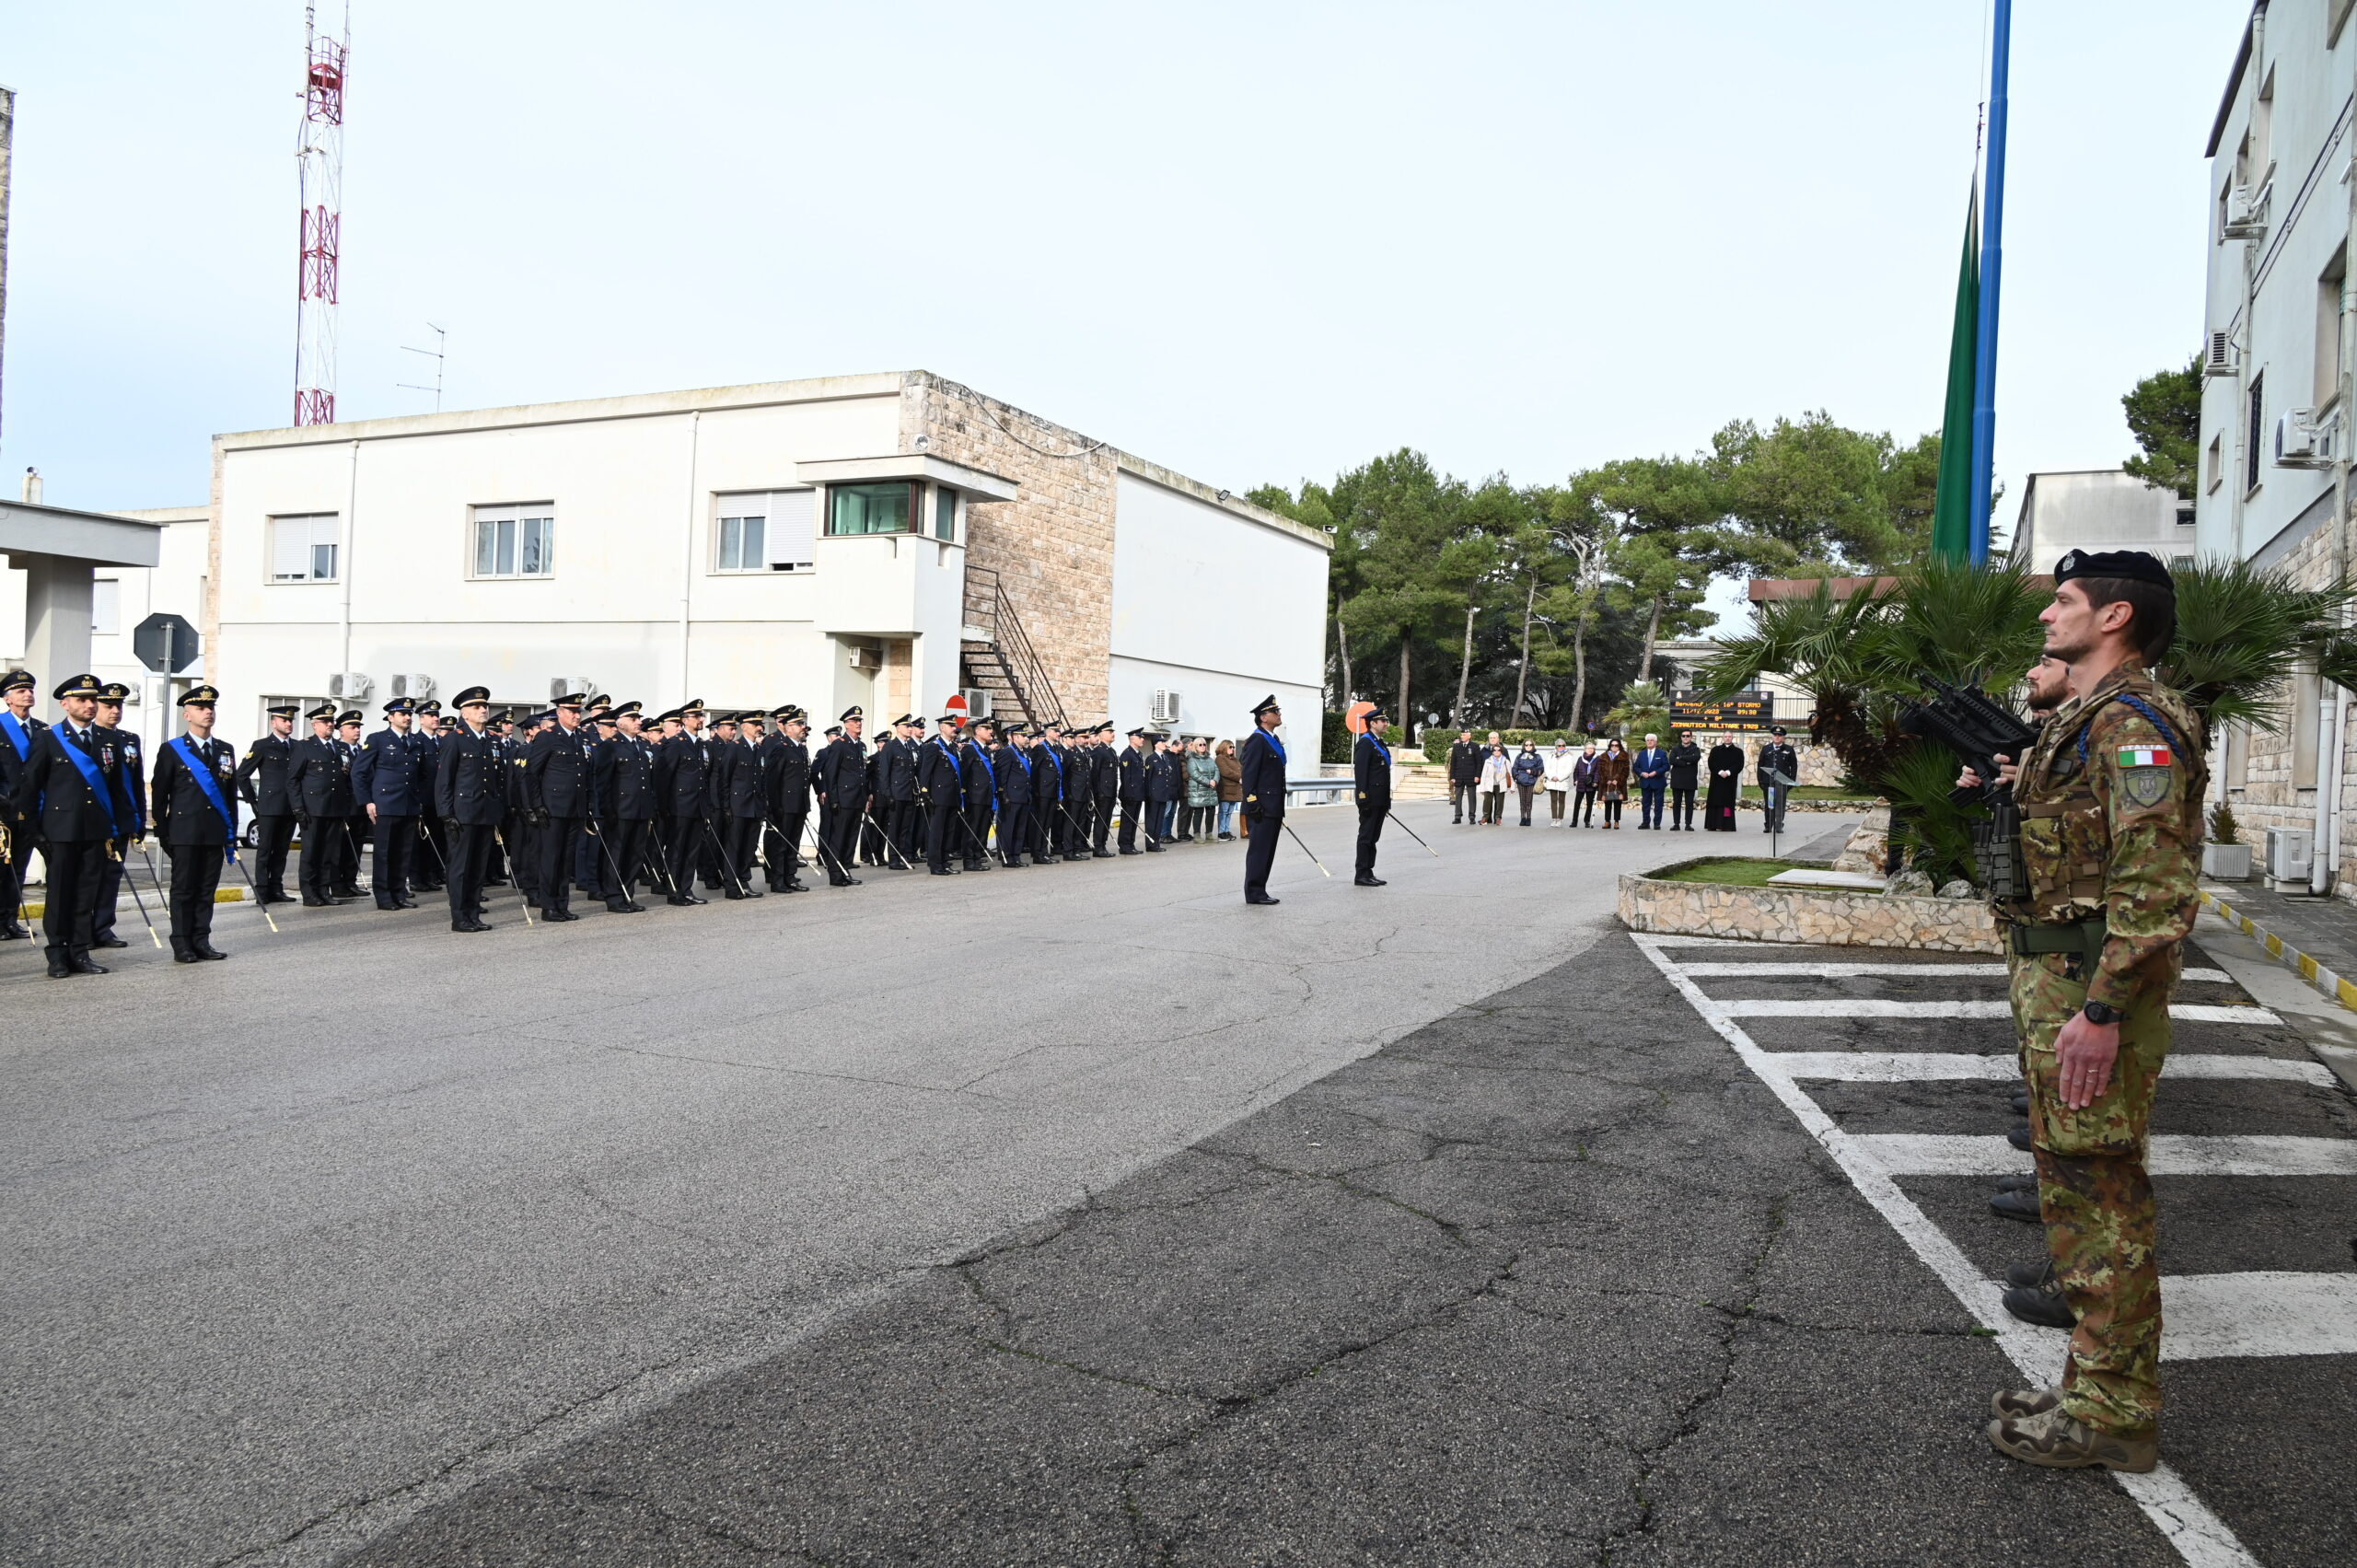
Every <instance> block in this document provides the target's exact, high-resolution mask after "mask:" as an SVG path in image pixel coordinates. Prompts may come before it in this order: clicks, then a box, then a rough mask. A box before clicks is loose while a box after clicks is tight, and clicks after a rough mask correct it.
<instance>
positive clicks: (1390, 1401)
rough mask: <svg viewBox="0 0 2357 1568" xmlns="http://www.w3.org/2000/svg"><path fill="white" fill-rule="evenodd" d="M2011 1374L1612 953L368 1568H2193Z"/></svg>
mask: <svg viewBox="0 0 2357 1568" xmlns="http://www.w3.org/2000/svg"><path fill="white" fill-rule="evenodd" d="M1982 1087H1983V1092H1984V1098H1985V1097H1986V1095H1987V1093H1988V1086H1982ZM1991 1223H1992V1224H2002V1222H1993V1221H1992V1222H1991ZM2016 1381H2018V1378H2017V1377H2015V1376H2013V1375H2011V1373H2010V1369H2009V1368H2007V1367H2006V1366H2005V1365H2004V1364H2003V1359H2002V1357H2001V1355H2000V1353H1999V1352H1998V1351H1997V1349H1996V1347H1995V1345H1994V1344H1993V1343H1992V1342H1991V1341H1990V1340H1989V1339H1988V1338H1986V1337H1984V1336H1983V1335H1982V1334H1980V1332H1978V1331H1977V1330H1975V1327H1974V1325H1973V1323H1972V1322H1971V1320H1970V1318H1968V1315H1967V1314H1966V1313H1965V1311H1964V1310H1963V1309H1962V1308H1961V1307H1959V1306H1958V1305H1957V1303H1956V1301H1955V1299H1954V1298H1953V1297H1952V1296H1950V1295H1948V1294H1947V1292H1946V1291H1945V1289H1944V1288H1943V1287H1942V1286H1941V1285H1940V1284H1939V1283H1937V1281H1936V1280H1935V1279H1933V1276H1932V1275H1931V1274H1930V1273H1929V1272H1927V1271H1925V1270H1924V1269H1922V1267H1921V1266H1920V1265H1919V1264H1917V1263H1916V1262H1915V1261H1914V1260H1913V1259H1912V1257H1911V1256H1910V1254H1909V1253H1908V1251H1907V1249H1906V1248H1905V1246H1904V1245H1903V1244H1902V1242H1901V1241H1900V1240H1899V1238H1898V1237H1897V1236H1896V1235H1895V1234H1894V1233H1893V1232H1892V1231H1891V1230H1890V1229H1889V1228H1888V1227H1887V1225H1885V1224H1884V1223H1883V1222H1882V1220H1881V1219H1880V1218H1879V1217H1878V1216H1876V1215H1875V1214H1874V1213H1873V1212H1872V1211H1871V1210H1869V1209H1868V1208H1867V1206H1866V1204H1865V1203H1864V1202H1863V1201H1862V1200H1861V1199H1860V1198H1859V1197H1858V1196H1857V1194H1856V1193H1855V1192H1854V1191H1852V1188H1851V1186H1850V1184H1849V1182H1848V1181H1847V1179H1845V1178H1844V1177H1843V1176H1842V1174H1841V1173H1840V1170H1839V1168H1838V1167H1835V1166H1834V1165H1833V1164H1832V1163H1831V1162H1830V1161H1829V1159H1827V1158H1826V1157H1825V1156H1823V1154H1822V1153H1821V1151H1820V1150H1819V1149H1818V1146H1817V1144H1816V1143H1815V1142H1814V1141H1813V1140H1812V1139H1811V1138H1810V1137H1809V1136H1808V1135H1807V1134H1806V1133H1805V1132H1803V1131H1802V1129H1801V1128H1800V1127H1799V1125H1798V1124H1797V1123H1796V1122H1795V1121H1794V1120H1793V1119H1792V1118H1791V1117H1790V1116H1789V1115H1788V1114H1787V1113H1786V1112H1785V1111H1784V1110H1783V1109H1782V1108H1781V1107H1780V1106H1779V1105H1777V1104H1776V1103H1775V1102H1774V1101H1773V1099H1772V1098H1771V1095H1770V1094H1769V1092H1768V1091H1767V1090H1766V1089H1765V1088H1764V1087H1762V1086H1760V1085H1759V1083H1758V1082H1757V1081H1756V1080H1755V1079H1753V1078H1752V1077H1751V1075H1750V1074H1749V1073H1748V1072H1747V1070H1746V1069H1745V1068H1744V1067H1743V1066H1742V1064H1741V1063H1739V1062H1738V1061H1737V1059H1736V1057H1735V1056H1734V1055H1733V1054H1732V1053H1731V1052H1730V1051H1728V1050H1727V1049H1726V1047H1725V1045H1724V1042H1722V1041H1721V1040H1718V1039H1717V1037H1716V1036H1714V1035H1713V1034H1712V1033H1711V1032H1710V1031H1709V1030H1708V1029H1707V1028H1704V1027H1702V1026H1701V1025H1700V1024H1699V1023H1698V1022H1697V1020H1696V1019H1695V1018H1694V1017H1693V1016H1692V1015H1691V1013H1690V1012H1688V1011H1686V1010H1685V1009H1684V1008H1683V1007H1682V1005H1678V1003H1677V1002H1676V999H1675V997H1674V996H1672V995H1671V994H1670V993H1668V991H1667V989H1666V987H1665V985H1664V984H1663V982H1662V981H1661V979H1660V977H1659V975H1658V974H1657V973H1656V972H1655V970H1653V969H1652V968H1651V967H1650V966H1649V965H1648V964H1647V963H1646V961H1645V960H1644V959H1643V957H1642V956H1641V955H1639V954H1638V953H1637V952H1636V951H1635V950H1634V948H1633V947H1631V945H1630V944H1629V942H1628V941H1627V939H1626V938H1625V937H1622V936H1618V935H1609V936H1608V937H1607V939H1605V940H1602V941H1599V942H1597V943H1596V944H1595V945H1593V946H1590V947H1587V948H1586V949H1585V951H1583V952H1582V953H1581V954H1579V955H1578V956H1576V957H1574V958H1571V959H1569V960H1568V961H1566V962H1563V963H1562V964H1560V965H1557V966H1555V967H1554V968H1552V969H1550V970H1547V971H1545V972H1543V973H1541V974H1539V975H1538V976H1536V977H1534V978H1532V979H1530V980H1528V981H1523V982H1521V983H1518V984H1516V985H1514V986H1510V987H1507V988H1504V989H1503V990H1501V991H1499V992H1498V993H1494V994H1492V995H1491V996H1488V997H1486V998H1484V999H1482V1000H1481V1001H1480V1002H1479V1003H1478V1004H1477V1005H1469V1006H1466V1007H1462V1008H1458V1009H1456V1010H1453V1011H1451V1012H1450V1013H1448V1014H1446V1016H1442V1017H1440V1018H1438V1019H1435V1020H1434V1021H1433V1022H1432V1023H1430V1024H1428V1025H1426V1026H1425V1027H1423V1028H1420V1029H1417V1030H1415V1031H1413V1032H1411V1033H1410V1034H1408V1035H1407V1036H1405V1037H1404V1038H1402V1039H1400V1040H1397V1041H1395V1042H1393V1043H1392V1044H1390V1045H1389V1046H1387V1047H1386V1048H1385V1049H1383V1050H1381V1051H1377V1052H1376V1053H1375V1054H1373V1055H1371V1056H1369V1057H1366V1058H1365V1059H1364V1060H1362V1061H1359V1062H1356V1063H1352V1064H1349V1065H1346V1066H1343V1067H1341V1068H1340V1069H1339V1070H1337V1071H1335V1072H1333V1073H1331V1074H1328V1075H1326V1076H1324V1077H1321V1078H1319V1079H1318V1080H1317V1081H1316V1082H1314V1083H1311V1084H1308V1085H1306V1086H1303V1087H1301V1088H1299V1089H1297V1090H1295V1092H1294V1093H1292V1094H1291V1095H1288V1096H1286V1097H1285V1098H1283V1099H1281V1100H1279V1101H1277V1102H1275V1103H1273V1104H1271V1105H1269V1106H1267V1107H1266V1108H1264V1109H1260V1110H1259V1111H1258V1112H1256V1113H1254V1114H1253V1115H1251V1116H1248V1117H1247V1118H1245V1119H1243V1120H1241V1121H1237V1122H1236V1123H1234V1124H1233V1125H1230V1126H1227V1127H1225V1128H1223V1129H1221V1130H1219V1131H1217V1132H1213V1133H1212V1134H1211V1135H1209V1136H1207V1137H1204V1138H1202V1139H1201V1140H1199V1141H1197V1142H1196V1143H1195V1144H1192V1145H1191V1146H1190V1147H1188V1148H1186V1149H1184V1150H1182V1151H1179V1152H1177V1153H1174V1154H1172V1155H1170V1156H1167V1157H1166V1158H1163V1159H1161V1160H1159V1161H1157V1162H1155V1163H1154V1164H1152V1165H1150V1166H1147V1167H1144V1168H1143V1169H1140V1170H1138V1171H1135V1172H1133V1173H1132V1174H1130V1175H1128V1176H1126V1177H1124V1178H1123V1179H1120V1180H1119V1181H1116V1182H1114V1183H1111V1184H1110V1185H1109V1186H1107V1187H1106V1188H1104V1189H1103V1190H1101V1191H1096V1192H1094V1193H1092V1194H1091V1195H1090V1196H1089V1197H1088V1198H1087V1199H1086V1201H1085V1202H1081V1203H1079V1204H1076V1205H1074V1206H1073V1207H1071V1208H1069V1209H1067V1210H1066V1211H1065V1212H1063V1213H1061V1214H1056V1215H1053V1216H1051V1217H1050V1218H1047V1219H1045V1220H1042V1221H1040V1222H1039V1223H1037V1224H1034V1225H1028V1226H1025V1227H1022V1228H1019V1229H1016V1230H1015V1231H1014V1232H1012V1233H1010V1234H1008V1235H1006V1236H1004V1237H1000V1238H997V1239H995V1240H993V1242H991V1243H990V1244H988V1245H986V1246H982V1247H979V1248H976V1249H972V1250H970V1251H969V1252H967V1253H965V1254H963V1255H961V1256H959V1257H957V1258H954V1259H951V1260H945V1261H943V1262H941V1263H939V1264H937V1265H936V1266H935V1267H932V1268H929V1269H926V1270H923V1271H922V1272H917V1273H914V1274H912V1275H911V1277H909V1278H908V1279H907V1280H906V1282H905V1283H901V1284H900V1285H899V1286H898V1287H897V1288H895V1289H893V1290H892V1291H890V1292H889V1293H888V1295H883V1296H881V1297H879V1298H878V1299H877V1300H875V1301H873V1302H871V1303H869V1304H868V1305H866V1306H865V1307H862V1308H860V1309H859V1310H857V1311H854V1312H852V1313H848V1314H846V1315H844V1316H843V1317H842V1318H838V1319H836V1320H834V1321H832V1322H830V1323H829V1324H828V1325H826V1326H824V1327H823V1328H820V1329H819V1330H816V1331H814V1332H813V1333H812V1334H810V1335H809V1336H808V1337H807V1339H805V1340H803V1341H802V1342H799V1343H797V1344H796V1345H795V1346H794V1347H792V1348H790V1349H789V1350H787V1351H785V1352H784V1353H781V1354H779V1355H777V1356H775V1357H772V1358H771V1359H769V1360H767V1361H764V1362H762V1363H761V1364H760V1365H752V1366H747V1367H744V1368H741V1369H739V1370H737V1371H736V1372H734V1373H731V1374H729V1375H727V1376H723V1377H720V1378H717V1379H715V1380H714V1381H712V1382H710V1383H708V1384H706V1385H704V1386H702V1387H700V1388H695V1389H693V1390H692V1391H690V1392H688V1393H686V1394H684V1395H683V1396H682V1397H680V1398H678V1399H676V1400H670V1401H668V1402H667V1403H665V1404H663V1405H662V1406H660V1407H659V1408H655V1409H650V1410H648V1411H643V1412H641V1413H639V1414H637V1415H635V1416H633V1418H631V1419H629V1420H626V1421H622V1422H620V1423H615V1424H613V1425H611V1426H610V1427H608V1428H606V1429H604V1430H602V1431H600V1432H598V1433H596V1434H592V1435H590V1436H588V1437H586V1439H585V1440H583V1441H581V1442H579V1443H577V1444H575V1445H574V1446H570V1447H568V1448H566V1449H564V1450H563V1451H562V1452H559V1453H556V1454H552V1455H551V1456H549V1457H547V1458H544V1459H542V1460H540V1461H539V1462H536V1463H534V1464H531V1465H528V1466H526V1467H522V1468H520V1469H517V1470H516V1471H515V1472H513V1473H511V1474H509V1475H506V1476H504V1477H501V1478H499V1479H497V1480H495V1481H489V1482H486V1483H485V1484H483V1485H481V1486H479V1487H476V1488H474V1489H473V1490H471V1491H470V1492H468V1493H465V1494H463V1495H461V1496H460V1497H459V1498H457V1499H456V1500H454V1501H453V1502H451V1503H449V1504H445V1505H444V1506H442V1507H440V1508H438V1509H436V1510H434V1511H431V1512H428V1513H426V1514H424V1515H423V1516H419V1517H418V1518H416V1519H414V1520H412V1521H411V1522H410V1523H408V1524H407V1525H406V1526H405V1527H401V1528H399V1529H397V1530H395V1531H393V1532H391V1533H389V1534H388V1535H386V1536H384V1537H382V1538H380V1539H377V1541H375V1542H374V1543H373V1544H372V1545H370V1546H369V1547H367V1548H366V1550H364V1551H360V1552H359V1553H358V1554H357V1555H355V1556H354V1557H353V1558H351V1559H350V1562H353V1563H354V1564H355V1565H358V1564H367V1565H370V1568H393V1565H411V1564H414V1565H419V1568H424V1565H436V1568H440V1565H461V1564H501V1565H515V1568H522V1565H537V1564H559V1563H563V1564H587V1565H603V1564H612V1565H616V1568H621V1565H623V1564H633V1565H644V1564H680V1565H689V1564H693V1565H697V1568H704V1565H713V1568H720V1565H736V1564H752V1563H775V1562H795V1563H825V1564H863V1565H867V1564H875V1565H881V1564H902V1563H908V1564H915V1563H944V1562H958V1563H978V1564H1016V1563H1023V1564H1035V1563H1036V1564H1063V1565H1074V1568H1077V1565H1081V1564H1141V1565H1152V1564H1198V1563H1200V1564H1207V1565H1208V1564H1222V1565H1230V1564H1271V1565H1275V1564H1287V1565H1291V1564H1301V1565H1309V1564H1329V1563H1353V1564H1355V1563H1386V1564H1391V1563H1397V1564H1427V1563H1429V1564H1435V1565H1438V1564H1457V1563H1467V1562H1479V1563H1497V1564H1514V1563H1531V1564H1542V1563H1543V1564H1560V1563H1589V1562H1594V1563H1611V1564H1653V1563H1665V1564H1666V1563H1744V1564H1757V1563H1782V1562H1791V1563H1805V1562H1806V1563H1844V1564H1849V1563H1881V1562H1888V1563H1921V1562H1944V1563H1955V1564H1964V1563H1991V1564H2006V1565H2008V1568H2014V1565H2017V1564H2019V1563H2020V1562H2025V1561H2067V1562H2072V1563H2073V1564H2082V1563H2087V1564H2139V1565H2141V1564H2158V1563H2165V1562H2175V1561H2176V1559H2175V1556H2174V1554H2173V1553H2172V1552H2171V1551H2170V1550H2169V1548H2168V1547H2167V1545H2166V1544H2165V1541H2164V1540H2163V1539H2162V1538H2161V1537H2160V1536H2159V1534H2158V1533H2157V1532H2156V1531H2155V1530H2154V1528H2153V1527H2152V1526H2151V1525H2150V1524H2149V1523H2148V1522H2147V1520H2146V1519H2145V1517H2144V1516H2143V1515H2142V1514H2141V1513H2140V1512H2139V1511H2138V1509H2137V1508H2136V1506H2135V1505H2134V1504H2132V1503H2131V1502H2130V1501H2129V1500H2128V1499H2127V1498H2126V1497H2125V1496H2124V1495H2122V1494H2121V1493H2120V1492H2119V1490H2118V1489H2117V1488H2116V1487H2114V1486H2113V1485H2111V1484H2110V1483H2109V1482H2108V1481H2106V1480H2103V1479H2101V1478H2098V1477H2095V1476H2088V1475H2070V1474H2055V1473H2050V1472H2039V1471H2033V1470H2029V1469H2025V1468H2023V1467H2020V1466H2017V1465H2014V1464H2013V1463H2011V1462H2009V1461H2007V1460H2004V1459H2003V1458H1999V1457H1997V1456H1996V1455H1995V1454H1993V1453H1992V1452H1991V1450H1990V1449H1989V1446H1988V1445H1987V1443H1986V1441H1985V1440H1984V1439H1983V1438H1982V1436H1981V1434H1980V1423H1981V1421H1982V1420H1983V1419H1985V1415H1984V1411H1985V1406H1986V1402H1987V1400H1988V1397H1989V1395H1990V1393H1991V1391H1992V1390H1993V1389H1995V1388H1999V1387H2002V1386H2011V1385H2012V1384H2013V1383H2014V1382H2016ZM2065 1545H2067V1548H2068V1550H2067V1551H2065V1550H2062V1548H2063V1547H2064V1546H2065Z"/></svg>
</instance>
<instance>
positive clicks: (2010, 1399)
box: [1989, 1384, 2062, 1421]
mask: <svg viewBox="0 0 2357 1568" xmlns="http://www.w3.org/2000/svg"><path fill="white" fill-rule="evenodd" d="M2061 1402H2062V1389H2061V1385H2059V1384H2054V1385H2049V1386H2048V1387H2046V1388H2007V1389H2003V1390H2002V1391H2001V1392H1998V1393H1994V1394H1991V1395H1990V1396H1989V1408H1990V1409H1991V1410H1992V1411H1995V1412H1996V1413H1997V1419H1998V1420H1999V1421H2019V1420H2026V1419H2027V1418H2028V1417H2030V1416H2034V1415H2044V1414H2045V1413H2046V1412H2047V1411H2050V1410H2052V1409H2053V1408H2054V1407H2055V1406H2056V1405H2059V1404H2061Z"/></svg>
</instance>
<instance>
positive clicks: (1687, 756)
mask: <svg viewBox="0 0 2357 1568" xmlns="http://www.w3.org/2000/svg"><path fill="white" fill-rule="evenodd" d="M1701 779H1702V749H1701V747H1699V746H1697V745H1695V744H1694V736H1693V732H1692V731H1690V730H1680V731H1678V744H1677V745H1675V746H1673V747H1671V748H1670V749H1669V830H1670V831H1671V832H1673V833H1677V832H1687V833H1690V832H1692V831H1693V830H1694V791H1695V788H1696V786H1697V785H1699V784H1701Z"/></svg>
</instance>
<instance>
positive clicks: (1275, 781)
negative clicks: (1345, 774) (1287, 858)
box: [1236, 691, 1285, 904]
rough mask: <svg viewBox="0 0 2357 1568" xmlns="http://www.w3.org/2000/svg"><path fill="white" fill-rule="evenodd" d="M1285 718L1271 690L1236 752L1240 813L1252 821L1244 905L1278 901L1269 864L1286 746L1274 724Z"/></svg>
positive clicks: (1281, 802)
mask: <svg viewBox="0 0 2357 1568" xmlns="http://www.w3.org/2000/svg"><path fill="white" fill-rule="evenodd" d="M1284 722H1285V715H1284V713H1283V710H1282V709H1280V708H1279V707H1278V706H1277V698H1276V693H1275V692H1273V691H1272V692H1271V693H1270V694H1269V695H1268V696H1266V697H1264V698H1262V699H1261V700H1260V705H1259V706H1258V707H1256V708H1254V709H1253V710H1252V724H1253V730H1252V733H1251V734H1249V735H1248V736H1246V737H1245V738H1244V745H1243V746H1242V748H1240V749H1238V751H1237V758H1236V760H1237V765H1238V766H1240V767H1241V768H1242V769H1243V772H1244V815H1245V818H1246V819H1247V820H1248V821H1249V822H1250V823H1251V824H1252V836H1251V839H1250V842H1248V843H1246V845H1245V846H1244V901H1245V902H1246V903H1248V904H1273V903H1275V902H1277V900H1276V899H1274V898H1272V897H1271V896H1270V893H1269V867H1270V866H1271V865H1273V864H1275V862H1276V858H1277V835H1278V834H1279V833H1281V832H1283V830H1284V819H1285V747H1284V742H1283V741H1282V740H1279V739H1278V738H1277V726H1279V725H1281V724H1283V723H1284Z"/></svg>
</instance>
